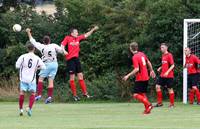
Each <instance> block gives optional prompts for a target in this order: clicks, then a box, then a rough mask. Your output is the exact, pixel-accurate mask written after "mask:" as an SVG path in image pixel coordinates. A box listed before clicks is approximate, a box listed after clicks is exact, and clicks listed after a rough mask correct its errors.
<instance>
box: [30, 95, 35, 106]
mask: <svg viewBox="0 0 200 129" xmlns="http://www.w3.org/2000/svg"><path fill="white" fill-rule="evenodd" d="M34 101H35V95H30V97H29V108H30V109H32V107H33V104H34Z"/></svg>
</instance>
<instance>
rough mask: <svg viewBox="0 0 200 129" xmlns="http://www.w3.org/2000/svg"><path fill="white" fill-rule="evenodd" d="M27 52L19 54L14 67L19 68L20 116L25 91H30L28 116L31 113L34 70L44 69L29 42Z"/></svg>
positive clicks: (34, 87)
mask: <svg viewBox="0 0 200 129" xmlns="http://www.w3.org/2000/svg"><path fill="white" fill-rule="evenodd" d="M27 49H28V51H29V53H27V54H23V55H21V56H20V57H19V58H18V60H17V62H16V68H17V69H20V70H19V71H20V74H19V76H20V93H19V109H20V116H22V115H23V103H24V94H25V92H27V91H28V92H30V93H31V95H30V97H29V109H28V111H27V113H28V116H31V115H32V106H33V103H34V100H35V92H36V71H37V69H38V68H41V69H45V68H46V66H45V64H44V63H43V62H42V60H41V59H40V58H39V57H38V56H36V55H35V54H34V51H35V48H34V46H33V45H32V44H31V43H28V44H27Z"/></svg>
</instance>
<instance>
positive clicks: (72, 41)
mask: <svg viewBox="0 0 200 129" xmlns="http://www.w3.org/2000/svg"><path fill="white" fill-rule="evenodd" d="M98 28H99V27H98V26H95V27H94V28H92V29H91V30H90V31H89V32H87V33H85V34H82V35H79V33H78V30H77V29H75V28H73V29H71V30H70V33H71V34H70V35H68V36H66V37H65V38H64V40H63V41H62V43H61V47H62V50H63V52H64V54H65V58H66V60H67V67H68V71H69V74H70V87H71V91H72V93H73V99H74V100H75V101H79V100H80V98H79V97H78V96H77V92H76V85H75V82H74V79H75V74H77V77H78V80H79V84H80V87H81V90H82V93H83V96H85V97H86V98H90V96H89V94H88V92H87V88H86V84H85V81H84V78H83V73H82V68H81V63H80V60H79V51H80V41H82V40H84V39H86V38H87V37H89V36H90V35H91V34H92V33H93V32H94V31H96V30H98ZM65 46H67V48H68V49H67V50H66V49H65Z"/></svg>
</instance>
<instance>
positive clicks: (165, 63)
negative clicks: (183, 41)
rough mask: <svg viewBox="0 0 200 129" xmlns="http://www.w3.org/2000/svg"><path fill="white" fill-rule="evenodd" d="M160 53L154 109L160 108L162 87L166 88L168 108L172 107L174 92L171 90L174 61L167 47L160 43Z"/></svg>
mask: <svg viewBox="0 0 200 129" xmlns="http://www.w3.org/2000/svg"><path fill="white" fill-rule="evenodd" d="M160 50H161V52H162V65H161V66H160V67H159V68H158V70H157V71H158V72H161V73H160V77H159V79H158V80H157V84H156V92H157V104H156V105H155V106H154V107H161V106H163V104H162V90H161V86H162V87H164V86H165V87H167V89H168V92H169V100H170V105H169V107H170V108H173V107H174V90H173V79H174V67H175V65H174V59H173V55H172V54H171V53H170V52H168V45H167V44H166V43H162V44H161V46H160Z"/></svg>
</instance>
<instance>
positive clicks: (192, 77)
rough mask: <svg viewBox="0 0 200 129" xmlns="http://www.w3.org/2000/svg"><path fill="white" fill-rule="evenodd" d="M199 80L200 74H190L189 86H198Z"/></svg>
mask: <svg viewBox="0 0 200 129" xmlns="http://www.w3.org/2000/svg"><path fill="white" fill-rule="evenodd" d="M198 81H199V75H198V74H190V75H188V82H187V83H188V88H192V86H197V85H198Z"/></svg>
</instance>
